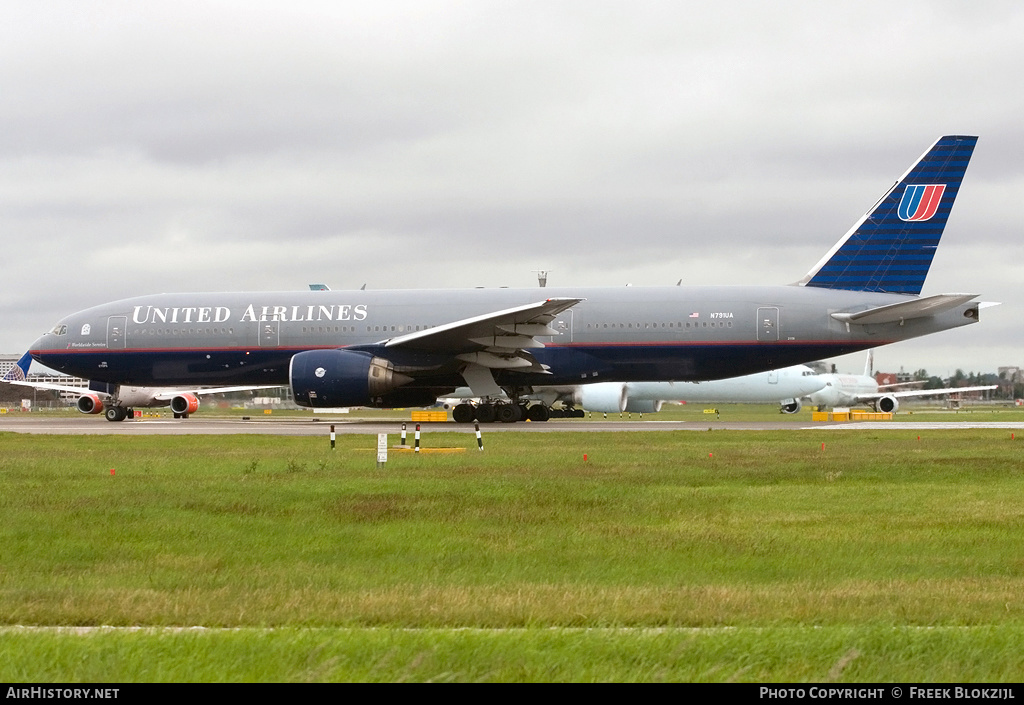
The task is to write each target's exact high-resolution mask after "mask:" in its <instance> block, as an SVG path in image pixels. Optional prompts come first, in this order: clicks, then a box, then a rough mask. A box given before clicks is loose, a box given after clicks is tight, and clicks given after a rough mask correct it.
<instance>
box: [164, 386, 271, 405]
mask: <svg viewBox="0 0 1024 705" xmlns="http://www.w3.org/2000/svg"><path fill="white" fill-rule="evenodd" d="M282 387H283V385H280V384H260V385H255V384H249V385H244V386H240V387H201V388H197V389H168V390H166V391H162V392H160V393H159V394H156V395H154V397H153V398H154V399H159V400H160V401H170V400H171V399H173V398H174V397H176V396H178V395H179V394H182V393H188V394H195V395H196V396H201V395H203V394H227V393H228V392H249V391H253V390H256V389H281V388H282Z"/></svg>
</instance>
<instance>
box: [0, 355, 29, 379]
mask: <svg viewBox="0 0 1024 705" xmlns="http://www.w3.org/2000/svg"><path fill="white" fill-rule="evenodd" d="M31 365H32V356H31V355H29V354H28V353H25V354H24V355H22V356H21V359H20V360H18V362H17V363H16V364H15V365H14V367H12V368H11V371H10V372H8V373H7V374H5V375H4V378H3V380H0V381H3V382H24V381H25V377H27V376H28V368H29V367H30V366H31Z"/></svg>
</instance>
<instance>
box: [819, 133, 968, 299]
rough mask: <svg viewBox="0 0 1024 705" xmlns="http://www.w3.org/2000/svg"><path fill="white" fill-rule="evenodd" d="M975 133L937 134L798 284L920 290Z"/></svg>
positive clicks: (881, 289)
mask: <svg viewBox="0 0 1024 705" xmlns="http://www.w3.org/2000/svg"><path fill="white" fill-rule="evenodd" d="M977 141H978V138H977V137H971V136H964V135H947V136H945V137H940V138H939V139H938V141H936V142H935V144H933V145H932V146H931V147H930V148H929V149H928V151H926V152H925V153H924V154H923V155H922V156H921V158H920V159H918V160H917V162H916V163H915V164H914V165H913V166H912V167H910V169H909V170H908V171H907V172H906V173H905V174H904V175H903V176H901V177H900V178H899V180H898V181H897V182H896V184H895V185H894V186H893V187H892V188H891V189H889V191H887V192H886V194H885V195H884V196H882V198H881V199H880V200H879V201H878V203H876V204H875V206H874V208H872V209H871V210H870V211H868V212H867V213H865V214H864V215H863V217H861V219H860V220H859V221H857V223H856V224H855V225H854V226H853V228H851V229H850V231H849V232H848V233H846V235H845V236H843V238H842V239H841V240H840V241H839V242H837V243H836V244H835V246H834V247H833V248H832V249H831V250H829V252H828V254H826V255H825V256H824V257H823V258H822V259H821V261H820V262H818V264H816V265H815V266H814V268H813V269H811V271H810V272H808V273H807V276H805V277H804V278H803V279H802V280H801V281H800V282H799V284H800V285H802V286H816V287H821V288H825V289H851V290H854V291H882V292H889V293H896V294H912V295H915V296H916V295H918V294H920V293H921V288H922V287H923V286H924V280H925V277H926V276H927V275H928V268H929V267H930V266H931V263H932V257H933V256H934V255H935V248H936V247H938V245H939V238H941V237H942V230H943V228H944V227H945V225H946V220H947V218H949V212H950V210H951V209H952V208H953V201H954V200H955V199H956V195H957V192H958V191H959V190H960V182H961V181H962V180H963V177H964V172H965V171H966V170H967V164H968V162H970V160H971V154H972V153H973V152H974V145H975V144H976V143H977Z"/></svg>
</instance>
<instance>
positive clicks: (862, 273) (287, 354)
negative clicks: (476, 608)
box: [30, 135, 983, 422]
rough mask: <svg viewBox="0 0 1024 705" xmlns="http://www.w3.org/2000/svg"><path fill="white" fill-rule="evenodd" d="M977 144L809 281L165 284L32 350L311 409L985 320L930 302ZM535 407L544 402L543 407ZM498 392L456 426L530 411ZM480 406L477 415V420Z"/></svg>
mask: <svg viewBox="0 0 1024 705" xmlns="http://www.w3.org/2000/svg"><path fill="white" fill-rule="evenodd" d="M976 142H977V137H971V136H957V135H952V136H945V137H941V138H939V139H938V140H937V141H936V142H935V143H934V144H933V145H932V146H931V147H929V148H928V150H927V151H926V152H925V153H924V154H923V155H922V156H921V157H920V158H919V159H918V160H917V161H916V162H915V163H914V164H913V166H911V167H910V169H909V170H908V171H906V172H905V173H904V174H903V176H901V177H900V178H899V179H898V180H897V181H896V183H895V185H893V186H892V187H890V188H889V189H888V191H887V192H886V193H885V194H884V195H883V196H882V198H881V199H880V200H879V201H878V202H877V203H876V204H875V205H874V206H873V207H872V208H871V209H870V210H869V211H868V212H867V213H865V214H864V215H863V216H862V217H861V218H860V219H859V220H858V221H857V222H856V224H855V225H854V226H853V227H852V228H851V229H850V230H849V231H848V232H847V233H846V235H844V236H843V237H842V238H841V239H840V240H839V241H838V242H837V243H836V244H835V245H834V246H833V247H832V249H831V250H829V252H828V253H827V254H826V255H825V256H824V257H823V258H822V259H821V260H820V261H819V262H818V263H817V264H816V265H815V266H814V267H813V268H812V269H811V270H810V271H809V272H808V273H807V275H806V276H805V277H804V278H803V279H801V280H800V281H798V282H795V283H794V284H789V285H782V286H751V285H740V286H662V287H633V286H630V287H603V288H597V287H594V288H546V289H544V297H543V298H539V297H538V290H537V289H536V288H534V289H508V288H498V289H464V290H457V289H453V290H415V289H410V290H378V291H368V290H365V289H361V290H359V291H341V290H330V291H312V292H311V291H292V292H236V293H192V294H188V293H179V294H156V295H148V296H138V297H135V298H129V299H122V300H120V301H114V302H112V303H107V304H102V305H99V306H95V307H92V308H89V309H86V310H84V311H79V312H77V313H73V314H71V315H69V316H67V317H65V318H63V319H62V320H61V321H60V322H58V323H57V325H56V326H55V327H54V328H53V329H51V330H50V331H49V332H48V333H46V334H44V335H43V336H42V337H40V338H39V339H38V340H36V341H35V342H34V343H33V344H32V346H31V347H30V354H31V356H32V358H33V359H35V360H37V361H38V362H40V363H41V364H43V365H45V366H47V367H49V368H51V369H54V370H58V371H61V372H65V373H68V374H72V375H75V376H78V377H83V378H86V379H89V380H92V381H95V382H104V383H106V384H108V385H117V386H153V387H166V386H175V385H196V386H203V385H247V384H259V385H285V384H287V385H289V386H290V387H291V390H292V393H293V396H294V398H295V401H296V402H297V403H298V404H299V405H301V406H307V407H313V408H320V407H339V406H368V407H376V408H394V407H405V406H430V405H432V404H434V402H435V401H436V400H437V398H438V397H441V396H446V395H449V394H450V393H451V392H452V391H453V390H454V389H456V388H457V387H460V386H467V385H468V386H469V387H470V389H471V390H472V391H473V394H474V395H475V396H478V397H481V398H485V399H489V400H491V399H499V398H501V396H502V395H503V394H505V395H506V396H508V397H509V398H510V399H512V400H513V401H518V400H519V399H520V397H521V395H523V394H526V393H528V392H529V391H531V390H532V389H533V388H534V387H535V386H551V385H569V384H590V383H594V382H604V381H610V382H639V381H675V382H692V381H702V380H713V379H722V378H725V377H736V376H741V375H748V374H753V373H755V372H761V371H765V370H771V369H779V368H782V367H787V366H790V365H794V364H798V363H802V362H807V361H809V360H817V359H821V358H823V357H832V356H836V355H843V354H846V353H850V352H856V351H857V350H864V349H867V348H872V347H876V346H879V345H884V344H887V343H893V342H896V341H900V340H907V339H910V338H916V337H919V336H923V335H928V334H931V333H936V332H938V331H943V330H948V329H951V328H957V327H959V326H965V325H970V324H972V323H976V322H977V321H978V315H979V310H980V309H981V308H982V307H983V303H982V302H978V301H975V300H974V299H976V298H977V295H976V294H959V293H951V294H937V295H931V296H924V297H922V296H920V293H921V289H922V287H923V285H924V281H925V277H926V275H927V273H928V268H929V266H930V264H931V261H932V257H933V255H934V253H935V248H936V247H937V245H938V243H939V238H940V237H941V235H942V231H943V229H944V226H945V224H946V221H947V219H948V217H949V213H950V209H951V207H952V205H953V201H954V199H955V198H956V195H957V192H958V191H959V187H960V183H961V181H962V179H963V175H964V172H965V170H966V168H967V165H968V162H969V161H970V157H971V155H972V153H973V151H974V146H975V144H976ZM534 406H536V407H542V406H543V405H540V404H535V405H534ZM532 409H533V407H523V406H522V405H520V404H517V403H512V404H503V403H497V404H495V403H484V404H480V405H479V406H477V407H475V408H474V409H470V410H466V409H463V410H462V411H461V412H459V413H457V414H455V418H456V420H457V421H460V422H467V421H472V420H474V419H475V420H478V421H481V422H487V421H493V420H494V419H496V418H497V419H498V420H505V419H509V420H513V421H514V420H519V419H521V418H522V417H523V416H524V415H527V417H529V414H530V413H535V414H536V415H538V416H543V415H544V409H543V408H539V409H538V410H537V411H536V412H533V411H532ZM468 411H472V416H468V415H467V414H468Z"/></svg>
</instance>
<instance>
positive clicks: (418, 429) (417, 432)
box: [413, 424, 420, 453]
mask: <svg viewBox="0 0 1024 705" xmlns="http://www.w3.org/2000/svg"><path fill="white" fill-rule="evenodd" d="M413 452H414V453H419V452H420V425H419V424H416V448H415V450H413Z"/></svg>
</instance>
